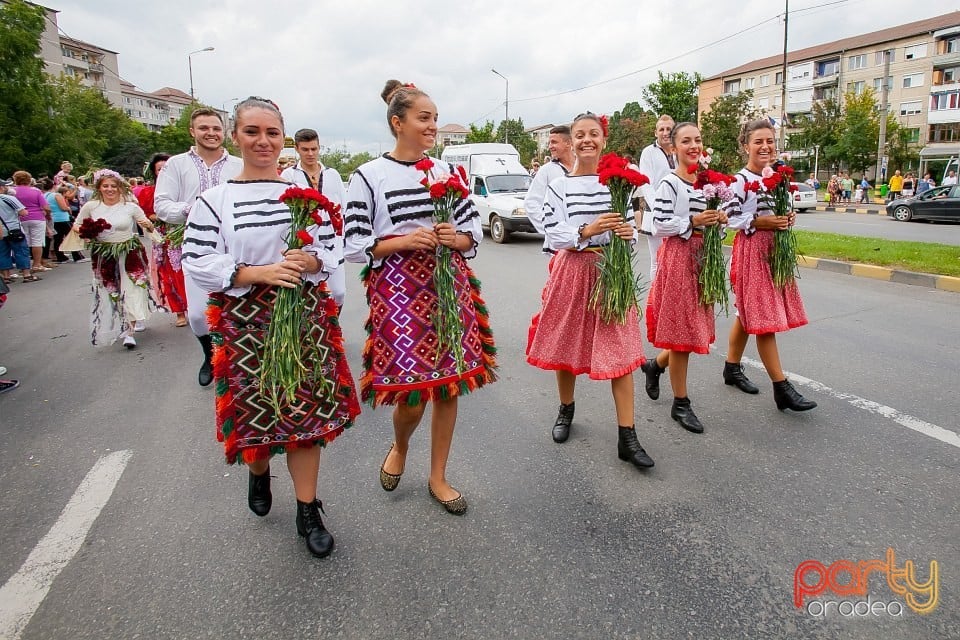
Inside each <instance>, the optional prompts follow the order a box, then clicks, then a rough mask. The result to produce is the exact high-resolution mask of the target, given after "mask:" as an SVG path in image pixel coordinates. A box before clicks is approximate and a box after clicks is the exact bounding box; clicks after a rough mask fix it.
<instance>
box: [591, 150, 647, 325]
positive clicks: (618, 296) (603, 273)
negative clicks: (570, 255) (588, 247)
mask: <svg viewBox="0 0 960 640" xmlns="http://www.w3.org/2000/svg"><path fill="white" fill-rule="evenodd" d="M597 174H598V178H599V180H600V184H602V185H604V186H606V187H607V189H609V190H610V205H611V208H612V209H613V210H614V211H615V212H616V213H619V214H620V217H621V218H623V221H624V222H626V221H627V220H628V219H629V218H628V217H627V211H628V208H629V204H630V194H631V193H633V190H634V189H635V188H636V187H640V186H643V185H645V184H647V183H649V182H650V179H649V178H648V177H647V176H645V175H643V174H642V173H640V172H639V171H637V170H636V169H631V168H630V166H629V161H628V160H627V159H626V158H624V157H622V156H619V155H617V154H615V153H608V154H606V155H604V156H603V157H602V158H600V164H599V165H598V167H597ZM597 269H599V271H600V277H599V278H597V283H596V285H594V288H593V292H592V294H591V296H590V306H591V308H592V309H594V310H596V309H597V308H598V307H599V309H600V319H601V320H602V321H603V322H617V323H619V324H623V323H624V322H625V321H626V319H627V313H628V312H629V311H630V309H634V308H639V305H638V304H637V292H638V289H639V284H638V281H639V277H638V276H636V275H634V271H633V246H632V245H631V244H630V243H629V242H627V241H626V240H624V239H623V238H621V237H620V236H618V235H617V234H615V233H612V232H611V233H610V244H608V245H606V246H605V247H603V254H602V256H601V258H600V261H599V262H598V263H597Z"/></svg>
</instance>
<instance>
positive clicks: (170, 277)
mask: <svg viewBox="0 0 960 640" xmlns="http://www.w3.org/2000/svg"><path fill="white" fill-rule="evenodd" d="M169 159H170V154H169V153H155V154H154V155H153V157H152V158H150V161H149V162H148V163H147V168H146V170H145V171H144V172H143V173H144V176H145V177H146V179H147V180H148V181H149V184H147V185H146V186H144V187H143V188H142V189H140V192H139V193H137V202H139V203H140V208H141V209H143V212H144V213H145V214H147V218H148V219H149V220H150V221H151V222H153V223H154V224H156V225H157V230H158V231H160V233H161V235H163V233H164V231H165V230H166V225H165V224H164V223H163V222H162V221H161V220H160V219H159V218H157V213H156V211H154V209H153V194H154V192H155V191H156V189H157V187H156V182H157V176H159V175H160V172H161V171H163V165H165V164H166V163H167V160H169ZM180 254H181V248H180V247H174V246H172V245H171V244H170V242H169V241H168V240H167V239H166V238H164V240H163V242H155V243H153V256H152V257H153V260H152V261H151V270H152V271H154V270H155V272H156V278H155V286H154V294H155V295H156V297H157V302H158V303H159V304H160V306H162V307H163V308H164V309H166V310H167V311H169V312H170V313H173V314H176V316H177V319H176V321H175V323H174V324H175V325H176V326H178V327H185V326H187V315H186V312H187V292H186V288H185V285H184V283H183V271H182V270H181V268H180ZM153 276H154V274H153V273H151V280H154V277H153Z"/></svg>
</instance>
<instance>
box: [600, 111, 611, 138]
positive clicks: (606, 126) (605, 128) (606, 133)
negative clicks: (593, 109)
mask: <svg viewBox="0 0 960 640" xmlns="http://www.w3.org/2000/svg"><path fill="white" fill-rule="evenodd" d="M599 120H600V130H601V131H602V132H603V137H604V138H608V137H610V121H609V120H608V119H607V116H600V118H599Z"/></svg>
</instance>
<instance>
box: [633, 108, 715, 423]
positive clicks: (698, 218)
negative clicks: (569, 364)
mask: <svg viewBox="0 0 960 640" xmlns="http://www.w3.org/2000/svg"><path fill="white" fill-rule="evenodd" d="M670 139H671V142H672V143H673V148H674V151H675V153H676V157H677V168H676V169H674V171H673V172H672V173H669V174H667V175H666V176H665V177H664V178H663V179H662V180H661V181H660V184H659V186H658V187H657V192H656V199H655V202H654V207H653V234H654V235H655V236H659V237H662V238H664V240H663V244H662V245H661V246H660V250H659V253H658V254H657V277H656V278H655V279H654V281H653V286H651V288H650V295H649V296H648V297H647V338H648V339H649V340H650V342H652V343H653V345H654V346H655V347H659V348H660V349H665V350H667V351H666V352H661V353H659V354H657V357H656V358H655V359H654V360H651V362H650V365H648V368H647V369H648V370H647V378H648V381H649V379H650V376H651V373H650V372H651V371H652V372H653V375H654V376H655V377H656V378H659V376H660V374H661V373H663V371H664V368H665V367H667V365H668V364H669V370H670V386H671V387H673V408H672V409H671V410H670V417H672V418H673V419H674V420H676V421H677V422H679V423H680V426H682V427H683V428H684V429H686V430H687V431H691V432H693V433H703V425H702V424H701V423H700V420H699V418H697V415H696V414H695V413H694V412H693V408H692V407H691V406H690V398H689V397H688V396H687V364H688V362H689V359H690V353H691V352H693V353H700V354H706V353H709V352H710V344H711V343H712V342H713V341H714V316H713V305H705V304H701V302H700V283H699V274H700V261H699V256H700V253H701V249H702V247H703V229H704V227H706V226H708V225H712V224H725V223H726V221H727V216H726V214H725V213H723V212H721V211H716V210H713V209H707V201H706V198H704V196H703V193H702V192H701V191H700V190H699V189H696V188H694V185H693V183H694V181H695V180H696V175H695V172H696V170H697V167H698V161H699V159H700V155H701V153H702V151H703V140H702V139H701V137H700V129H699V128H697V125H696V124H694V123H692V122H681V123H679V124H677V125H676V126H674V128H673V132H672V133H671V134H670ZM691 170H692V171H691ZM651 365H655V366H651ZM648 393H649V385H648ZM657 393H658V394H659V383H657Z"/></svg>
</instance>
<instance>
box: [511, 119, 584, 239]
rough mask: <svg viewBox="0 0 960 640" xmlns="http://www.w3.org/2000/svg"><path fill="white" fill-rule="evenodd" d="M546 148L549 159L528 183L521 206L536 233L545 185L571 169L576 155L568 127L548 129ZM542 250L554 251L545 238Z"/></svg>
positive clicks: (545, 194) (540, 224) (545, 190)
mask: <svg viewBox="0 0 960 640" xmlns="http://www.w3.org/2000/svg"><path fill="white" fill-rule="evenodd" d="M547 149H549V150H550V161H549V162H546V163H544V164H543V166H541V167H540V168H539V169H538V170H537V174H536V175H535V176H534V177H533V181H532V182H531V183H530V188H529V189H527V195H526V197H525V198H524V199H523V208H524V210H525V211H526V212H527V217H528V218H529V219H530V222H532V223H533V227H534V228H535V229H536V230H537V233H543V201H544V200H545V199H546V197H547V187H548V186H550V183H551V182H553V181H554V180H555V179H557V178H560V177H562V176H565V175H567V174H568V173H570V172H571V171H573V166H574V164H575V163H576V157H575V156H574V155H573V139H572V138H571V137H570V127H568V126H566V125H560V126H558V127H554V128H552V129H550V138H549V139H548V142H547ZM543 252H544V253H554V252H553V251H551V250H550V248H549V246H548V245H547V241H546V239H544V241H543Z"/></svg>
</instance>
